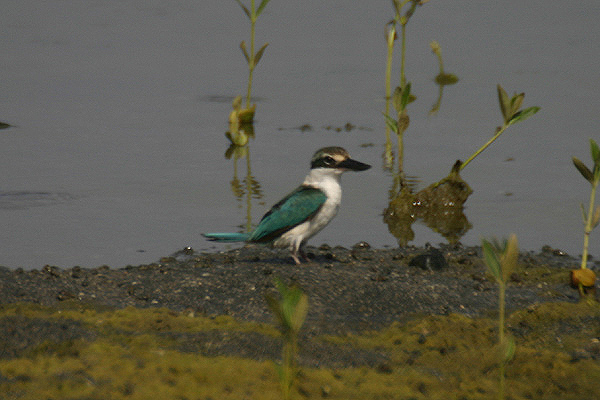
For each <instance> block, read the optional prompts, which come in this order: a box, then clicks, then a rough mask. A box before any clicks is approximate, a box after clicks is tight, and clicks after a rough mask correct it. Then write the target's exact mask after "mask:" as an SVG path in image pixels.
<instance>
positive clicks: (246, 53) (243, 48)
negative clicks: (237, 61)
mask: <svg viewBox="0 0 600 400" xmlns="http://www.w3.org/2000/svg"><path fill="white" fill-rule="evenodd" d="M240 49H242V53H243V54H244V57H245V58H246V62H247V63H250V56H249V55H248V51H247V50H246V42H244V41H243V40H242V43H240Z"/></svg>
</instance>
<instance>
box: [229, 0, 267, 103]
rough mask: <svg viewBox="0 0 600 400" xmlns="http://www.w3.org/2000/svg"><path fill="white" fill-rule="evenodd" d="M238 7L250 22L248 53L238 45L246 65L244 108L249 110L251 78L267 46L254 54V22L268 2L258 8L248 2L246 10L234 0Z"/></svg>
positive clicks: (239, 1) (238, 0) (243, 47)
mask: <svg viewBox="0 0 600 400" xmlns="http://www.w3.org/2000/svg"><path fill="white" fill-rule="evenodd" d="M235 1H236V2H237V3H238V4H239V6H240V7H241V8H242V10H244V13H245V14H246V15H247V16H248V19H249V20H250V52H248V50H247V49H246V42H244V41H242V43H240V49H242V53H243V54H244V58H246V62H247V63H248V71H249V73H248V91H247V94H246V108H250V99H251V93H252V77H253V74H254V68H255V67H256V65H257V64H258V62H259V61H260V59H261V57H262V55H263V53H264V51H265V49H266V48H267V46H268V45H269V44H268V43H265V44H264V45H263V46H262V47H261V48H260V49H259V50H258V51H257V52H256V53H255V52H254V36H255V31H256V20H257V19H258V17H259V16H260V14H261V13H262V12H263V11H264V9H265V7H266V6H267V4H268V3H269V1H270V0H262V1H261V2H260V4H259V6H258V8H256V7H255V3H254V0H251V1H250V9H248V8H247V7H246V6H245V5H244V4H243V3H242V1H241V0H235Z"/></svg>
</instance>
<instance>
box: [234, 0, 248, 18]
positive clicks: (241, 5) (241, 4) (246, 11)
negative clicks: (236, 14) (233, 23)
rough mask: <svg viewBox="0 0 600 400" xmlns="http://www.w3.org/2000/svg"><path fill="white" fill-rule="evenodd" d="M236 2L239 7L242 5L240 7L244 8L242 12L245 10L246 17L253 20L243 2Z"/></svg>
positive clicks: (238, 0)
mask: <svg viewBox="0 0 600 400" xmlns="http://www.w3.org/2000/svg"><path fill="white" fill-rule="evenodd" d="M235 1H236V2H237V3H238V4H239V5H240V7H242V10H244V12H245V13H246V15H247V16H248V18H251V17H250V11H248V9H247V8H246V6H245V5H244V4H243V3H242V1H241V0H235Z"/></svg>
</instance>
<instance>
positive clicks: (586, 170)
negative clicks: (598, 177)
mask: <svg viewBox="0 0 600 400" xmlns="http://www.w3.org/2000/svg"><path fill="white" fill-rule="evenodd" d="M572 159H573V164H575V168H577V170H578V171H579V172H580V173H581V175H583V177H584V178H585V179H586V180H587V181H588V182H589V183H593V182H594V174H592V171H590V169H589V168H588V167H587V166H586V165H585V164H584V163H583V162H582V161H581V160H580V159H579V158H577V157H572Z"/></svg>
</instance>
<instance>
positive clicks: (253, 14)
mask: <svg viewBox="0 0 600 400" xmlns="http://www.w3.org/2000/svg"><path fill="white" fill-rule="evenodd" d="M250 6H251V8H252V9H251V11H250V54H249V55H248V56H249V60H248V70H249V73H248V93H247V94H246V108H250V97H251V92H252V75H253V73H254V32H255V28H256V8H255V6H254V0H252V2H251V5H250Z"/></svg>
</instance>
